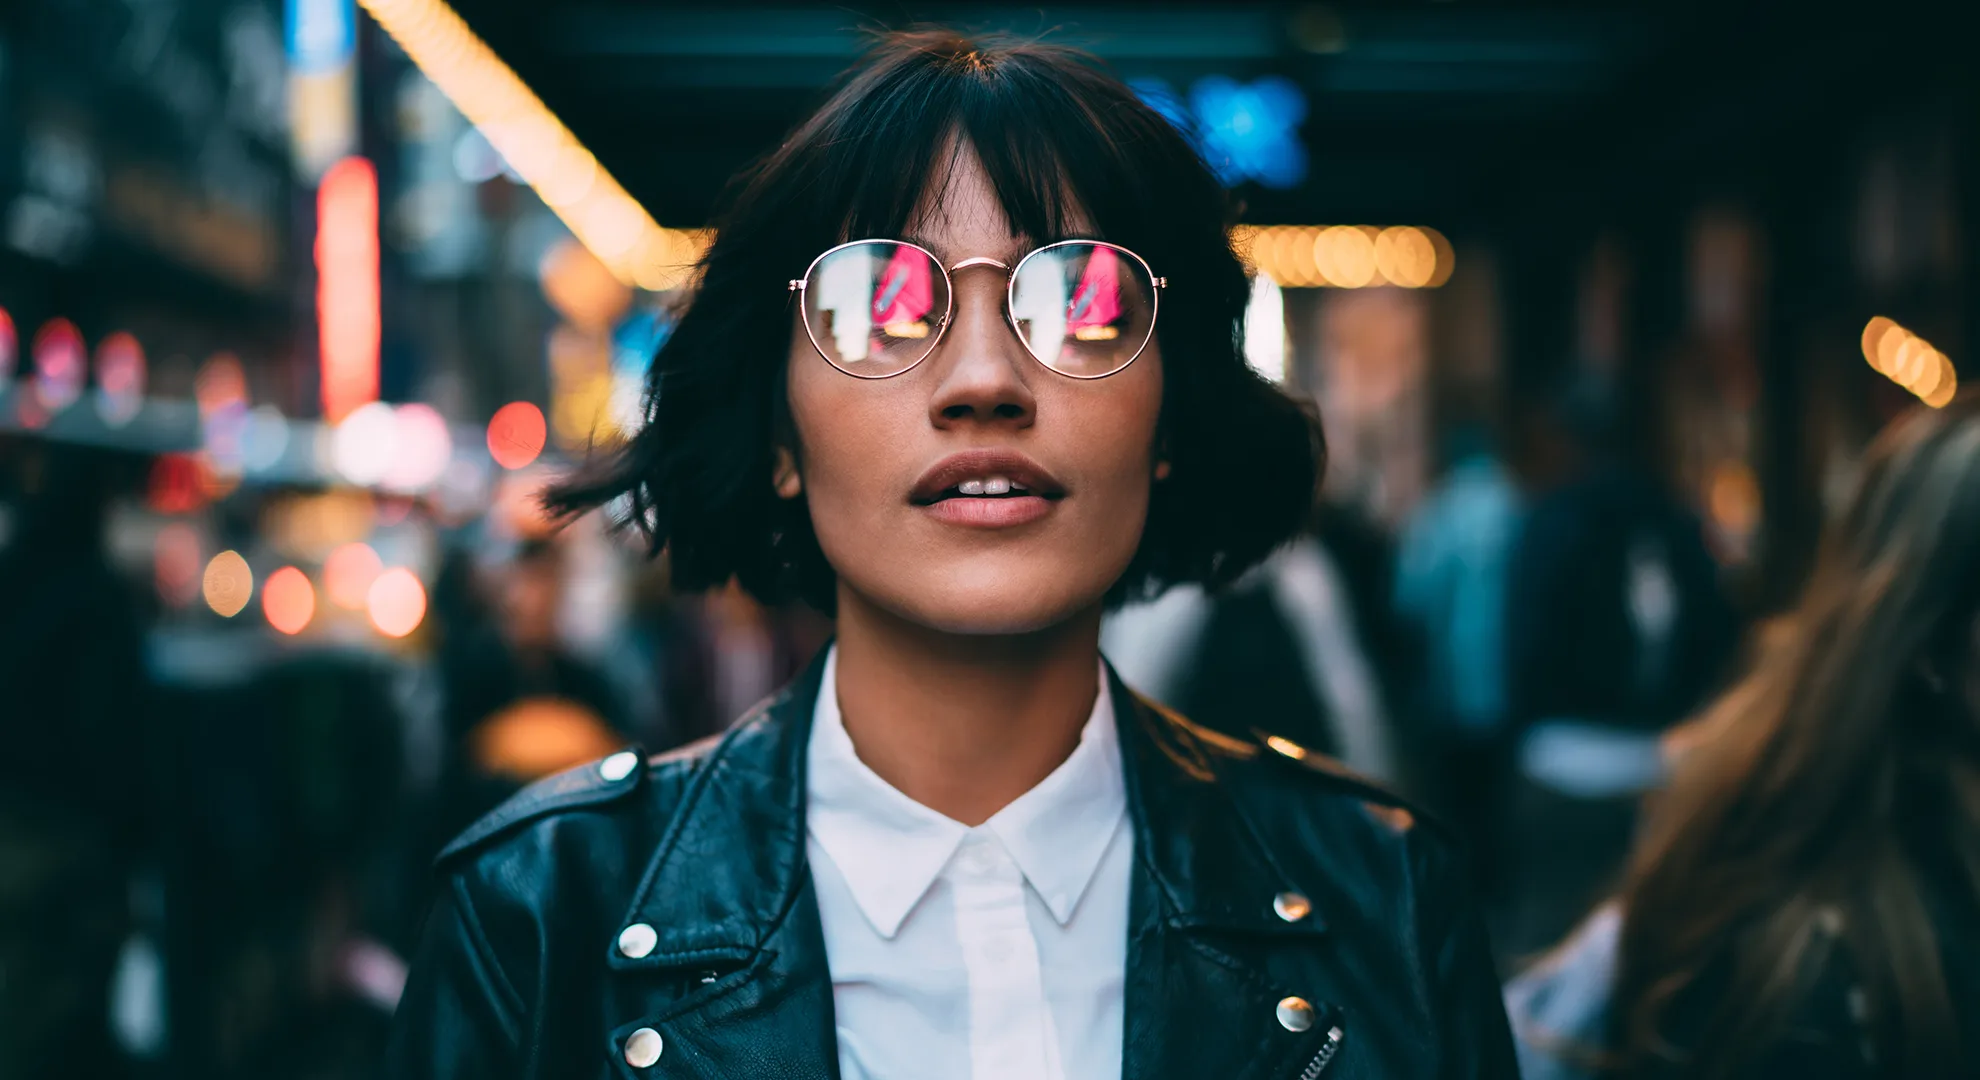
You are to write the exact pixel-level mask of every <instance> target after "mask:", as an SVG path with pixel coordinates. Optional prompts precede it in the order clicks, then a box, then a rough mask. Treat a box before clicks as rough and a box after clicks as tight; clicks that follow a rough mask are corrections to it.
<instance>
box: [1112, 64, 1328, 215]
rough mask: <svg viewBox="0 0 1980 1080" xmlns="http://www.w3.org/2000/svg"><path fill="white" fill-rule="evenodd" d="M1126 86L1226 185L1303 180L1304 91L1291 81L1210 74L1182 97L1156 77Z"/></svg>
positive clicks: (1270, 184)
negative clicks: (1176, 131)
mask: <svg viewBox="0 0 1980 1080" xmlns="http://www.w3.org/2000/svg"><path fill="white" fill-rule="evenodd" d="M1129 85H1131V86H1132V87H1133V88H1134V91H1135V92H1136V93H1137V94H1139V95H1140V96H1141V99H1142V100H1143V101H1144V102H1146V103H1147V104H1148V106H1149V107H1150V108H1152V109H1154V110H1155V111H1156V112H1158V113H1161V114H1162V115H1163V116H1164V117H1166V118H1168V120H1169V121H1170V122H1171V123H1174V124H1175V125H1176V126H1177V127H1178V128H1180V129H1181V130H1182V131H1183V133H1184V134H1185V135H1187V136H1188V137H1189V139H1190V141H1191V142H1192V143H1193V144H1195V146H1196V148H1197V150H1198V152H1199V153H1201V154H1202V155H1203V159H1204V160H1205V161H1206V162H1208V163H1209V165H1210V168H1211V169H1212V170H1213V171H1215V172H1216V174H1217V177H1218V179H1220V180H1222V181H1223V182H1224V183H1225V184H1226V185H1227V186H1234V185H1236V184H1239V183H1242V182H1244V181H1246V180H1254V181H1256V182H1258V183H1259V184H1262V185H1264V186H1265V187H1269V188H1291V187H1297V186H1298V185H1299V184H1300V183H1301V182H1302V181H1304V180H1305V179H1306V166H1307V161H1306V146H1305V145H1304V144H1303V143H1301V142H1300V140H1299V125H1300V123H1301V122H1302V121H1304V120H1305V119H1306V95H1305V93H1304V92H1302V91H1301V90H1300V88H1299V87H1298V85H1297V84H1295V83H1294V82H1293V81H1292V80H1290V79H1287V78H1284V77H1281V76H1277V75H1267V76H1264V77H1263V78H1260V79H1257V80H1256V81H1253V82H1250V83H1241V82H1238V81H1237V80H1235V79H1231V78H1228V77H1226V76H1223V75H1209V76H1205V77H1204V78H1202V79H1199V80H1197V82H1196V84H1195V85H1194V86H1192V87H1190V91H1189V96H1188V99H1187V101H1185V100H1184V98H1183V97H1182V96H1181V95H1179V94H1178V93H1176V91H1175V90H1174V89H1173V88H1172V87H1171V86H1170V85H1169V84H1168V83H1167V82H1165V81H1163V80H1161V79H1154V78H1146V79H1135V80H1133V81H1132V82H1131V83H1130V84H1129Z"/></svg>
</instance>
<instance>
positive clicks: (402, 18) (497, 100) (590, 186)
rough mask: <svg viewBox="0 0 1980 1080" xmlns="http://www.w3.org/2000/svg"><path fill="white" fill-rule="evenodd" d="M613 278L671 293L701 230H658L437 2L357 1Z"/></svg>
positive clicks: (702, 242)
mask: <svg viewBox="0 0 1980 1080" xmlns="http://www.w3.org/2000/svg"><path fill="white" fill-rule="evenodd" d="M359 2H360V4H361V5H362V6H363V7H364V9H365V10H366V11H368V12H370V13H371V17H372V18H373V19H375V20H377V22H378V25H379V26H381V27H383V28H384V30H385V32H386V33H387V34H390V35H391V37H392V39H393V40H394V41H395V42H397V43H398V45H399V47H400V48H401V49H404V50H405V52H406V55H407V56H409V57H411V58H412V61H413V63H415V64H417V65H419V69H420V71H421V72H422V73H423V74H425V75H426V77H427V78H429V79H431V80H433V84H434V85H435V86H438V87H439V88H440V90H441V92H442V93H444V94H446V95H447V99H448V100H449V101H451V102H453V103H454V107H455V108H457V109H459V110H460V111H461V114H462V115H463V116H466V117H467V118H468V120H469V122H471V123H473V124H474V125H475V127H476V128H477V129H478V130H479V131H480V132H481V133H482V134H483V135H484V136H486V137H487V139H488V142H489V143H490V145H492V146H493V147H494V148H495V150H496V151H497V152H498V153H500V155H501V157H502V158H503V160H505V161H506V162H507V163H508V164H509V166H510V167H511V168H513V169H514V170H515V172H516V174H517V175H519V176H521V177H522V178H523V180H524V181H526V182H527V183H528V184H529V185H530V186H531V187H533V188H535V189H536V192H537V194H538V195H539V196H541V197H542V199H543V201H544V205H546V206H548V207H549V208H550V209H551V211H552V212H553V213H555V214H556V215H557V216H558V217H559V218H561V219H563V222H564V224H565V225H566V226H568V227H569V228H570V230H571V233H572V235H574V236H576V237H577V238H578V241H579V242H580V243H582V244H584V246H585V247H587V248H589V249H591V252H592V254H594V255H596V256H597V257H598V258H599V260H600V261H601V262H603V263H604V264H605V265H606V267H608V268H609V269H610V270H611V271H612V273H613V275H614V276H616V277H617V278H618V279H619V280H620V281H622V282H625V283H627V284H637V285H638V286H639V287H640V288H643V289H654V290H659V289H672V288H676V287H679V286H680V285H682V284H684V283H685V282H686V281H687V280H688V278H689V276H690V275H691V274H692V268H693V265H694V262H695V255H696V253H697V252H698V251H699V250H701V249H703V248H705V247H706V243H707V233H706V232H703V231H699V230H689V231H683V230H678V229H663V228H661V227H660V225H659V224H658V223H657V222H655V221H654V220H653V218H652V216H651V215H649V214H647V212H646V210H645V209H644V208H643V207H641V206H640V204H639V203H638V202H636V201H634V200H633V197H632V196H631V195H629V194H627V192H626V190H625V188H623V187H621V186H619V182H618V181H617V180H614V179H613V178H612V175H611V174H610V173H609V172H607V171H606V170H605V169H604V168H603V167H602V166H600V165H599V164H598V161H597V159H596V158H594V157H593V156H592V155H591V152H590V151H589V150H587V149H585V147H584V145H583V144H582V143H580V142H578V140H577V138H576V136H574V135H572V134H571V132H570V129H568V128H566V127H565V126H564V125H563V123H562V122H560V121H559V120H558V119H557V117H556V115H555V114H554V113H552V112H551V111H550V110H549V109H548V108H547V107H545V106H544V104H543V101H542V99H540V98H538V97H537V96H536V95H535V94H534V93H533V92H531V91H530V89H529V87H528V86H527V85H525V84H524V83H523V81H522V80H521V79H519V78H517V77H516V73H515V72H514V71H512V70H511V69H510V68H509V66H508V65H507V64H505V63H503V62H502V60H501V58H500V57H498V56H496V55H495V52H494V50H492V49H490V48H489V47H488V45H487V44H486V43H485V42H483V41H482V40H481V39H480V38H479V37H477V36H476V35H475V33H474V31H473V30H471V29H470V28H469V27H468V24H467V23H466V21H464V20H463V19H462V18H461V17H460V16H459V15H458V14H456V13H455V12H454V11H453V9H451V8H449V7H448V6H447V5H446V3H444V2H443V0H359Z"/></svg>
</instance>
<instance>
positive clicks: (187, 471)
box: [145, 454, 209, 514]
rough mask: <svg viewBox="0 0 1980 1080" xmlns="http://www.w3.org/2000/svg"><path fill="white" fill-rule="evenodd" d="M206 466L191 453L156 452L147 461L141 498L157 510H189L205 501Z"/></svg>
mask: <svg viewBox="0 0 1980 1080" xmlns="http://www.w3.org/2000/svg"><path fill="white" fill-rule="evenodd" d="M208 487H209V485H208V483H207V480H206V466H205V465H204V464H203V463H201V462H200V460H199V459H198V458H197V457H194V456H193V455H191V454H160V455H159V456H158V460H157V461H154V462H152V464H151V482H150V485H149V490H148V492H147V494H146V497H145V501H146V502H148V503H150V504H151V508H152V509H153V510H155V511H157V512H158V513H161V514H190V513H192V512H193V511H194V510H197V509H199V508H200V507H202V506H205V505H206V501H207V494H208Z"/></svg>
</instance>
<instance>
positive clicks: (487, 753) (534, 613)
mask: <svg viewBox="0 0 1980 1080" xmlns="http://www.w3.org/2000/svg"><path fill="white" fill-rule="evenodd" d="M489 584H490V585H491V586H492V588H491V589H490V592H491V594H492V599H493V603H492V604H491V605H490V610H489V612H488V617H487V618H486V620H485V621H482V622H480V623H479V624H478V625H476V624H473V623H469V624H468V625H465V626H457V627H455V628H454V629H453V630H452V631H450V633H449V641H448V642H447V647H446V648H445V649H444V650H443V651H442V652H441V654H440V655H441V661H442V665H443V670H442V673H441V676H442V683H443V692H444V694H445V698H446V704H445V707H444V709H443V715H444V717H445V726H446V733H447V737H448V739H449V745H450V752H449V762H450V764H449V767H448V769H447V770H446V774H445V775H444V776H443V778H442V792H443V794H442V809H441V822H440V829H439V835H438V839H439V840H444V839H445V838H446V837H449V836H452V835H454V834H455V833H458V832H459V831H460V830H461V829H464V828H466V827H467V826H468V825H469V824H470V823H472V822H473V821H474V819H475V818H478V817H480V816H481V815H483V814H485V813H487V812H488V811H489V810H492V809H494V808H495V807H496V806H497V805H499V804H500V803H501V802H502V800H504V799H506V798H508V797H509V796H510V795H513V794H515V793H516V792H517V791H519V790H521V789H522V787H523V786H524V785H525V784H528V783H529V782H531V781H533V780H537V779H540V778H542V777H544V776H548V775H550V774H551V773H554V772H557V771H559V770H562V769H565V768H569V767H570V766H572V765H574V764H577V763H579V762H582V761H586V760H589V759H591V758H594V757H597V756H598V755H600V754H603V753H609V752H610V751H612V750H616V749H620V748H622V747H624V746H625V745H626V744H627V743H629V742H631V738H630V735H629V733H628V730H627V729H628V726H629V725H628V724H627V722H626V717H625V713H626V708H625V703H624V701H623V699H622V698H621V696H620V694H619V693H618V691H617V688H616V687H614V686H613V684H612V682H611V680H610V679H608V678H607V677H606V675H605V673H604V672H603V671H602V670H601V669H600V668H599V667H598V665H596V664H594V663H593V662H591V661H590V660H588V659H586V658H585V657H582V656H579V655H578V654H577V653H576V652H575V651H573V650H572V649H571V648H569V647H568V646H567V645H566V644H565V643H564V640H563V635H562V633H561V631H560V629H559V625H558V620H559V614H560V612H561V610H562V608H563V604H564V597H565V593H566V588H567V586H566V582H565V567H564V556H563V552H562V550H561V549H560V548H559V546H558V543H557V541H556V540H554V539H531V540H526V541H524V542H523V543H522V545H521V546H520V547H519V548H518V550H517V551H516V554H515V556H514V557H513V558H512V559H510V560H509V561H508V562H507V563H505V564H503V565H501V566H499V567H497V568H496V569H495V570H494V571H493V573H492V574H491V575H490V577H489ZM456 638H458V644H456V642H455V639H456Z"/></svg>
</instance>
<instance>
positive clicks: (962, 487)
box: [956, 476, 1024, 495]
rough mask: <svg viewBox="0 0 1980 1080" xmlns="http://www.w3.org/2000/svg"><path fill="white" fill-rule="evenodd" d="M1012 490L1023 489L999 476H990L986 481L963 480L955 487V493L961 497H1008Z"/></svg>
mask: <svg viewBox="0 0 1980 1080" xmlns="http://www.w3.org/2000/svg"><path fill="white" fill-rule="evenodd" d="M1013 490H1016V491H1023V490H1024V489H1023V488H1020V487H1018V486H1017V485H1016V484H1013V483H1011V482H1010V481H1009V480H1007V479H1005V478H1004V477H1001V476H992V477H990V478H989V479H987V480H964V481H963V482H962V483H960V484H957V485H956V492H957V493H958V494H961V495H1009V494H1010V493H1011V492H1012V491H1013Z"/></svg>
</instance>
